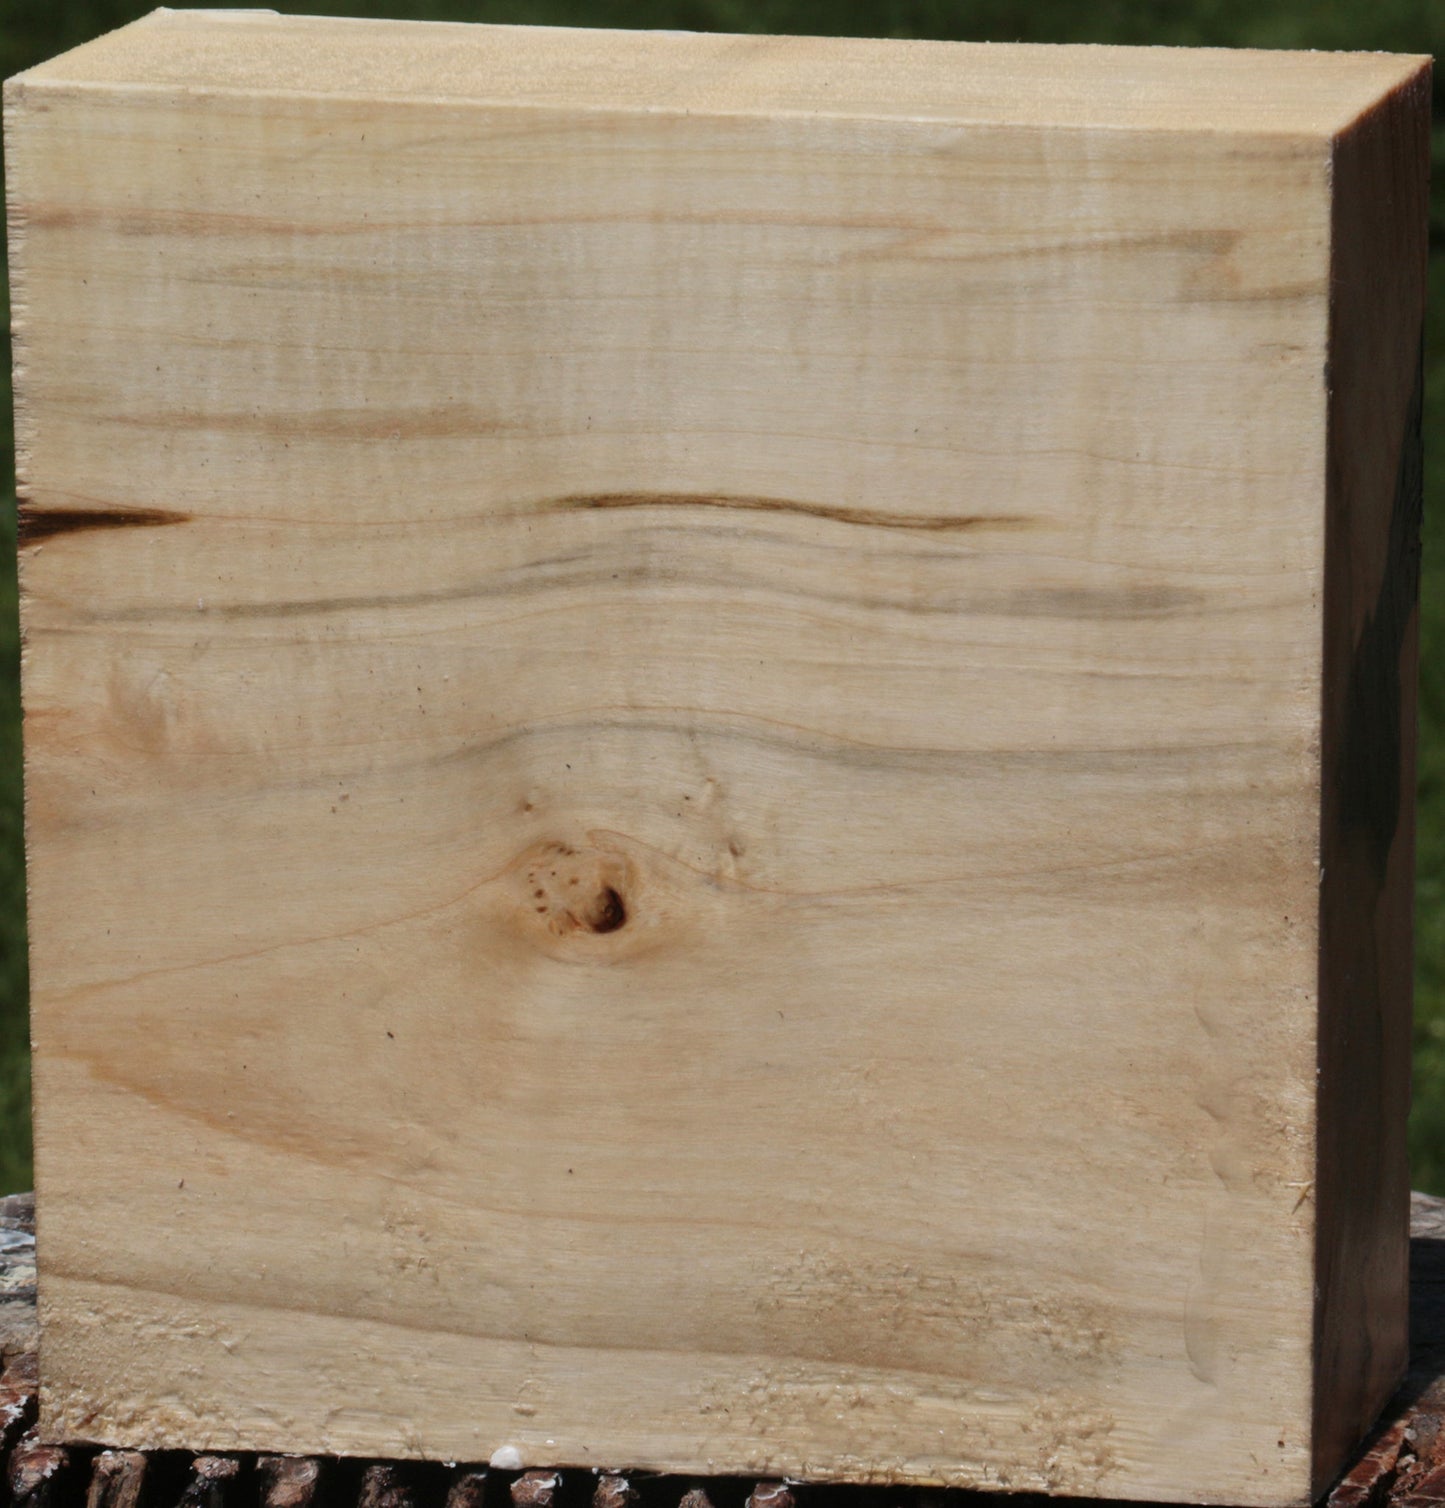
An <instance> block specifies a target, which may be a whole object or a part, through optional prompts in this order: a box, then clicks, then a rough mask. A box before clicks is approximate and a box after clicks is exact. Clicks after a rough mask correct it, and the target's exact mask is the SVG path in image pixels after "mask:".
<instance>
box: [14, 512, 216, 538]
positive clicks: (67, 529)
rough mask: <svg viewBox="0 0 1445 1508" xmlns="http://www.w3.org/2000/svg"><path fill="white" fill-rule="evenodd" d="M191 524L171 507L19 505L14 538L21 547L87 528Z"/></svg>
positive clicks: (132, 527)
mask: <svg viewBox="0 0 1445 1508" xmlns="http://www.w3.org/2000/svg"><path fill="white" fill-rule="evenodd" d="M189 521H190V515H189V514H187V513H177V512H176V511H174V510H173V509H170V508H31V507H26V506H25V505H23V504H22V505H21V507H20V509H19V511H18V513H17V515H16V536H17V538H18V539H19V542H20V544H21V545H22V546H24V545H36V544H39V543H41V541H42V540H47V539H54V538H55V536H56V535H58V534H79V533H82V532H84V531H85V530H87V529H159V528H163V527H164V526H165V525H167V524H184V523H188V522H189Z"/></svg>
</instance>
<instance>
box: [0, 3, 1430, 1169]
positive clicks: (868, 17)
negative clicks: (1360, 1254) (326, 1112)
mask: <svg viewBox="0 0 1445 1508" xmlns="http://www.w3.org/2000/svg"><path fill="white" fill-rule="evenodd" d="M188 3H190V4H192V5H196V4H198V3H200V0H188ZM240 3H242V4H244V3H247V0H240ZM250 3H252V4H263V5H269V6H270V7H271V8H273V9H277V10H282V11H297V12H304V13H307V14H311V15H321V14H332V15H335V14H344V15H373V16H399V17H406V18H411V19H431V20H438V19H448V20H468V21H515V22H545V23H550V24H554V25H573V26H587V25H590V26H644V27H679V28H686V29H691V30H701V31H767V32H799V33H843V34H847V35H854V36H918V37H941V38H966V39H974V40H988V41H1027V42H1074V41H1079V42H1134V43H1166V44H1185V45H1194V46H1227V47H1314V48H1365V49H1381V50H1385V51H1393V52H1416V53H1418V52H1426V53H1437V54H1438V53H1441V52H1442V51H1445V0H1087V3H1084V0H477V3H474V4H470V5H468V4H465V3H462V0H374V3H368V0H302V3H300V4H297V3H288V0H250ZM151 8H152V7H151V5H150V4H149V3H131V0H70V3H67V0H0V74H3V75H6V76H8V75H9V74H12V73H16V72H18V71H19V70H20V69H22V68H28V67H29V66H30V65H31V64H32V63H36V62H39V61H40V60H41V59H42V58H46V57H50V56H52V55H53V54H55V53H57V52H61V51H63V50H64V49H66V48H68V47H73V46H75V45H76V44H77V43H80V42H83V41H85V40H87V39H88V38H90V37H93V36H95V35H96V34H97V33H99V32H102V31H108V30H110V28H112V27H114V26H119V25H121V24H122V23H123V22H125V21H129V20H131V19H133V18H134V17H135V16H138V15H141V14H143V13H144V12H145V11H147V10H149V9H151ZM1442 104H1445V65H1442V70H1441V73H1440V74H1439V75H1437V81H1436V90H1435V113H1436V118H1437V120H1440V121H1441V122H1442V124H1440V125H1437V127H1436V130H1435V135H1434V160H1435V180H1436V183H1435V193H1434V196H1433V200H1432V213H1431V237H1430V244H1431V263H1430V288H1431V310H1430V319H1429V327H1428V332H1427V337H1426V353H1427V355H1426V359H1427V367H1426V407H1425V426H1426V475H1425V496H1426V506H1425V570H1424V583H1423V589H1422V594H1423V601H1422V645H1421V651H1422V652H1421V663H1422V681H1423V683H1422V685H1421V688H1420V739H1421V749H1420V755H1421V757H1420V788H1419V817H1418V829H1419V888H1418V904H1417V913H1416V914H1417V920H1418V928H1417V961H1416V982H1417V983H1416V997H1415V1007H1416V1029H1415V1101H1414V1108H1413V1114H1412V1121H1411V1156H1412V1158H1413V1161H1414V1168H1413V1172H1414V1181H1415V1186H1416V1187H1417V1188H1424V1189H1428V1190H1430V1191H1432V1192H1434V1193H1439V1194H1445V517H1442V514H1441V510H1442V508H1445V446H1442V445H1441V444H1440V443H1439V442H1438V439H1437V437H1439V436H1440V435H1441V434H1442V425H1445V182H1442V181H1441V180H1442V178H1445V172H1442V169H1445V109H1442ZM4 327H5V329H6V330H7V331H8V329H9V309H8V303H7V305H6V309H5V317H4ZM9 370H10V355H9V343H8V338H4V349H3V351H0V448H3V450H4V454H3V455H0V479H3V485H5V486H10V485H11V479H12V478H13V452H12V451H11V449H10V435H9V416H10V390H9ZM18 660H19V641H18V633H17V629H16V617H15V504H14V498H13V496H11V497H7V498H4V499H3V500H0V1193H4V1192H7V1191H9V1190H13V1189H19V1188H28V1187H29V1186H30V1179H31V1172H30V1133H29V1121H28V1106H29V1066H28V1062H27V1057H26V1046H25V1040H26V1027H25V1000H26V964H25V930H24V901H25V889H24V875H23V861H22V849H21V824H20V730H19V694H18Z"/></svg>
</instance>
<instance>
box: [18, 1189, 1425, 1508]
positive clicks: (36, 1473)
mask: <svg viewBox="0 0 1445 1508" xmlns="http://www.w3.org/2000/svg"><path fill="white" fill-rule="evenodd" d="M1410 1232H1411V1242H1410V1367H1409V1371H1408V1373H1407V1374H1406V1377H1405V1380H1404V1382H1403V1383H1402V1384H1401V1386H1400V1388H1399V1390H1398V1392H1397V1393H1396V1394H1395V1396H1394V1398H1393V1399H1392V1400H1391V1402H1390V1406H1389V1407H1388V1408H1387V1409H1386V1411H1385V1413H1384V1415H1383V1416H1382V1417H1381V1419H1380V1420H1379V1422H1378V1423H1377V1425H1376V1426H1375V1428H1374V1430H1373V1431H1372V1432H1371V1434H1370V1436H1369V1437H1368V1438H1367V1439H1366V1440H1365V1441H1364V1443H1363V1444H1362V1445H1361V1447H1360V1449H1359V1451H1358V1453H1357V1454H1356V1457H1355V1459H1354V1462H1353V1464H1352V1465H1351V1467H1350V1468H1349V1470H1348V1471H1346V1472H1345V1474H1344V1475H1343V1477H1342V1478H1341V1479H1340V1480H1339V1481H1338V1482H1337V1483H1336V1484H1335V1485H1334V1487H1333V1489H1332V1490H1331V1491H1330V1493H1329V1494H1328V1496H1327V1498H1326V1499H1325V1504H1326V1508H1386V1505H1388V1508H1445V1199H1435V1198H1432V1197H1430V1196H1429V1195H1425V1194H1415V1195H1413V1196H1412V1199H1411V1220H1410ZM38 1339H39V1332H38V1327H37V1325H36V1316H35V1203H34V1199H33V1197H32V1196H31V1195H29V1194H15V1195H11V1196H9V1197H6V1198H0V1508H628V1505H634V1508H987V1505H988V1504H994V1505H996V1504H997V1503H998V1496H997V1495H996V1494H983V1493H974V1492H964V1491H957V1490H954V1491H937V1490H929V1489H917V1488H892V1489H884V1488H868V1487H856V1488H855V1487H838V1486H816V1487H812V1486H809V1485H807V1484H806V1483H780V1482H767V1481H747V1480H743V1479H739V1478H735V1477H720V1478H701V1479H688V1478H682V1477H655V1476H637V1477H623V1476H618V1475H597V1474H593V1473H587V1472H579V1471H568V1472H562V1471H527V1472H507V1471H498V1470H490V1469H488V1468H486V1467H485V1466H480V1465H465V1464H462V1465H458V1464H455V1463H440V1462H416V1461H411V1462H386V1461H353V1460H340V1459H325V1460H318V1459H312V1458H308V1457H292V1456H216V1455H185V1454H183V1453H180V1452H175V1451H158V1452H154V1453H148V1452H142V1451H123V1450H98V1449H82V1448H75V1447H65V1446H56V1445H47V1444H44V1443H42V1442H40V1441H39V1440H38V1439H37V1438H36V1435H35V1432H34V1431H35V1417H36V1399H37V1392H38V1369H37V1362H36V1350H37V1343H38ZM1027 1496H1028V1498H1029V1503H1030V1505H1031V1508H1040V1505H1042V1504H1043V1503H1046V1502H1048V1501H1050V1500H1048V1499H1042V1498H1036V1497H1034V1496H1033V1495H1027ZM1052 1501H1055V1502H1062V1501H1063V1500H1061V1499H1055V1500H1052Z"/></svg>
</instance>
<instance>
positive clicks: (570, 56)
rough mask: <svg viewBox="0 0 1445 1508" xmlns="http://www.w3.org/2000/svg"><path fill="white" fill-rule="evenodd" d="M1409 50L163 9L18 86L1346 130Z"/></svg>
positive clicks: (1407, 67) (1383, 91)
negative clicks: (613, 27) (1044, 41)
mask: <svg viewBox="0 0 1445 1508" xmlns="http://www.w3.org/2000/svg"><path fill="white" fill-rule="evenodd" d="M1429 67H1430V59H1429V58H1428V57H1424V56H1413V55H1402V54H1394V53H1344V52H1283V51H1275V52H1266V51H1248V50H1235V49H1226V48H1180V47H1114V46H1103V45H1097V44H1071V45H1066V46H1046V45H1040V44H1032V43H986V42H984V43H980V42H933V41H904V40H897V39H871V38H838V37H803V36H763V35H750V34H741V35H730V34H724V33H711V32H676V31H609V30H600V29H585V28H567V27H549V26H494V25H482V24H473V23H467V22H445V21H384V20H361V19H349V18H338V17H315V16H284V15H279V14H277V13H276V12H274V11H266V10H233V11H188V10H169V9H164V8H163V9H159V10H156V11H153V12H151V13H150V14H149V15H148V16H145V17H143V18H141V19H140V20H139V21H135V22H133V23H131V24H130V25H129V26H125V27H122V28H120V29H119V30H117V31H113V32H110V33H108V34H106V35H104V36H101V37H98V38H96V39H95V40H94V41H91V42H87V43H85V44H84V45H82V46H80V47H77V48H75V49H73V50H72V51H70V52H67V53H64V54H62V55H61V56H59V57H57V58H53V59H51V60H50V61H48V62H46V63H42V64H40V65H39V66H38V67H35V68H33V69H31V70H29V71H28V72H26V73H23V74H20V75H18V76H17V78H16V79H14V80H12V81H10V86H7V88H8V89H9V90H10V91H11V92H12V97H13V92H14V86H16V85H18V86H20V89H21V90H23V89H24V88H28V87H30V86H32V85H34V86H41V87H46V88H54V87H62V88H63V87H69V86H98V87H108V88H115V89H121V90H126V89H141V90H160V91H167V92H169V91H175V90H183V91H186V92H190V93H195V94H210V93H233V92H234V93H243V94H253V95H266V96H303V97H315V98H331V99H338V100H344V99H353V100H354V99H374V100H386V101H411V102H432V103H438V104H451V105H468V104H471V105H480V106H507V107H528V106H530V107H540V108H551V109H571V110H577V109H580V110H597V111H624V112H629V113H634V112H648V111H651V112H658V113H665V114H679V115H680V114H708V115H741V116H755V115H767V116H787V115H803V116H820V117H836V118H843V119H847V118H857V119H876V120H890V121H908V120H915V121H923V122H938V123H952V124H960V125H965V124H966V125H986V126H987V125H992V126H1005V127H1047V128H1052V129H1095V130H1129V131H1208V132H1221V133H1230V134H1251V133H1253V134H1263V135H1281V136H1300V137H1333V136H1335V135H1337V134H1338V133H1339V132H1341V131H1342V130H1345V129H1347V128H1348V127H1349V126H1350V125H1351V124H1352V123H1353V122H1355V121H1356V120H1358V119H1359V118H1360V117H1361V116H1362V115H1365V114H1367V113H1369V111H1370V110H1371V109H1372V108H1373V107H1374V106H1376V105H1377V104H1379V103H1380V102H1381V101H1382V100H1385V99H1387V98H1389V97H1390V96H1392V95H1393V94H1395V93H1396V92H1397V91H1399V90H1400V89H1402V88H1406V87H1409V86H1410V85H1411V84H1412V83H1413V84H1419V83H1421V82H1422V81H1423V80H1424V79H1425V77H1426V76H1427V75H1428V70H1429Z"/></svg>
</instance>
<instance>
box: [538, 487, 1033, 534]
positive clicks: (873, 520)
mask: <svg viewBox="0 0 1445 1508" xmlns="http://www.w3.org/2000/svg"><path fill="white" fill-rule="evenodd" d="M611 508H732V509H738V510H740V511H742V512H747V513H796V514H799V515H801V516H802V517H804V518H825V519H829V520H831V521H833V522H835V523H841V524H863V525H867V526H869V527H872V528H878V529H924V530H932V531H936V532H939V533H960V532H962V531H964V530H968V529H989V528H993V529H1026V528H1029V527H1030V526H1031V525H1032V524H1033V523H1034V520H1032V519H1029V518H1026V517H1024V516H1022V515H1020V514H1012V513H1005V514H992V515H990V514H980V513H970V514H947V513H889V512H886V511H885V510H883V509H880V508H844V507H840V506H837V505H835V504H832V503H810V502H802V501H799V500H797V499H795V498H784V497H756V496H751V495H747V494H739V493H709V492H599V493H591V494H588V493H582V494H575V495H572V496H568V497H560V498H557V499H556V500H555V501H554V502H550V503H543V504H541V505H539V506H538V508H537V510H536V511H537V512H538V513H550V512H559V513H560V512H570V511H572V510H574V509H576V510H579V511H581V510H592V509H611Z"/></svg>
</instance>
